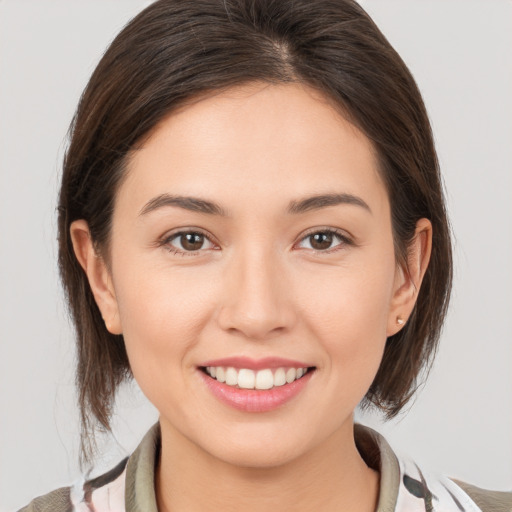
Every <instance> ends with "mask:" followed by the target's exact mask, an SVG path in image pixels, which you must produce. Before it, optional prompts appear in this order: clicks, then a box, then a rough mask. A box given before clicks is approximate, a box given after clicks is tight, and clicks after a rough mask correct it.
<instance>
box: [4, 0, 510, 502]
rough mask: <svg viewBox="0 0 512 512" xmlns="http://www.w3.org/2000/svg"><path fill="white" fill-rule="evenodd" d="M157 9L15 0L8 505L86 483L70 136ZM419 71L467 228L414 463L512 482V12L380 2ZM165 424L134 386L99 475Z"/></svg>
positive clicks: (8, 101) (496, 4)
mask: <svg viewBox="0 0 512 512" xmlns="http://www.w3.org/2000/svg"><path fill="white" fill-rule="evenodd" d="M148 3H149V2H148V1H140V0H122V1H121V0H93V1H91V0H88V1H85V0H81V1H74V2H70V1H69V0H45V1H41V0H32V1H30V0H3V1H1V0H0V510H1V511H6V510H10V509H13V508H15V507H18V506H21V505H23V504H25V503H26V502H28V501H29V500H30V499H31V498H33V497H34V496H36V495H39V494H42V493H44V492H47V491H49V490H51V489H53V488H56V487H58V486H61V485H65V484H69V483H71V482H72V481H73V480H74V479H76V478H77V476H78V467H77V453H78V424H77V410H76V407H75V403H74V400H75V397H74V391H73V368H72V366H73V342H72V332H71V328H70V326H69V323H68V320H67V316H66V311H65V307H64V305H63V302H62V298H61V293H60V288H59V283H58V278H57V273H56V264H55V261H56V243H55V224H56V216H55V203H56V194H57V189H58V180H59V168H60V165H61V159H62V154H63V149H64V145H65V134H66V130H67V127H68V124H69V122H70V120H71V117H72V114H73V111H74V108H75V106H76V103H77V101H78V98H79V95H80V93H81V91H82V89H83V87H84V86H85V84H86V81H87V79H88V77H89V75H90V73H91V72H92V70H93V69H94V66H95V64H96V63H97V61H98V59H99V58H100V56H101V53H102V52H103V50H104V48H105V46H106V45H107V44H108V42H109V41H110V40H111V39H112V38H113V36H114V35H115V34H116V33H117V32H118V30H119V29H120V28H121V27H122V26H123V25H124V23H125V22H126V21H127V20H128V19H129V18H130V17H132V16H133V15H134V14H135V13H137V12H138V11H139V10H140V9H141V8H142V7H143V6H145V5H147V4H148ZM362 4H363V6H364V7H365V8H366V9H367V10H368V11H369V13H370V14H371V15H372V16H373V17H374V19H375V21H376V22H377V24H378V25H379V26H380V27H381V29H382V30H383V32H384V33H385V34H386V35H387V37H388V38H389V40H390V41H391V43H392V44H393V45H394V46H395V47H396V49H397V50H398V51H399V53H400V54H401V55H402V57H403V58H404V60H405V61H406V63H407V64H408V65H409V67H410V69H411V70H412V72H413V74H414V75H415V77H416V79H417V81H418V83H419V86H420V89H421V90H422V92H423V94H424V98H425V101H426V103H427V107H428V109H429V112H430V115H431V119H432V122H433V126H434V131H435V136H436V141H437V145H438V151H439V156H440V160H441V165H442V169H443V172H444V178H445V181H446V187H447V191H448V206H449V211H450V214H451V220H452V224H453V229H454V232H455V235H456V246H455V257H456V276H455V289H454V296H453V302H452V306H451V310H450V314H449V318H448V321H447V324H446V328H445V331H444V335H443V338H442V345H441V349H440V352H439V355H438V359H437V363H436V365H435V367H434V370H433V372H432V373H431V375H430V379H429V380H428V382H427V384H426V386H425V387H424V389H423V390H422V392H421V393H420V395H419V396H418V397H417V399H416V401H415V403H414V405H413V406H412V407H411V408H410V410H409V412H408V414H405V415H402V416H401V417H400V418H398V420H395V421H393V422H391V423H388V424H386V425H382V424H381V422H380V420H379V418H378V417H377V416H371V415H370V416H365V417H362V418H361V421H364V422H366V423H368V424H371V425H377V427H378V429H379V430H380V431H382V432H384V433H385V435H386V436H387V437H388V439H389V440H390V442H391V444H392V445H393V446H394V448H395V449H396V450H397V451H398V452H399V453H406V454H408V455H410V456H411V457H412V458H414V459H415V460H417V461H418V462H420V463H421V464H423V465H424V466H426V467H429V468H434V469H437V470H439V471H441V472H443V473H446V474H448V475H451V476H456V477H458V478H461V479H463V480H467V481H470V482H472V483H474V484H476V485H479V486H482V487H488V488H495V489H512V404H511V400H512V265H511V263H510V262H511V261H512V170H511V164H512V3H511V2H510V1H509V0H464V1H462V0H437V1H435V0H433V1H426V0H384V1H383V0H365V1H363V2H362ZM156 418H157V415H156V412H155V411H154V409H153V408H152V406H150V405H149V404H147V402H146V401H145V399H144V397H143V396H142V394H141V392H140V391H139V390H138V388H137V386H136V385H130V386H127V387H126V388H125V389H124V390H123V392H122V393H121V396H120V400H119V406H118V413H117V414H116V418H115V422H114V424H115V432H116V439H115V440H112V439H110V440H109V439H105V444H104V447H105V448H104V455H103V457H102V459H101V460H100V461H99V467H100V468H101V467H105V468H106V467H108V466H109V465H111V464H113V463H114V462H116V461H117V460H118V459H119V458H120V457H121V456H123V455H124V454H125V453H129V451H130V450H132V449H133V448H134V446H136V444H137V442H138V440H139V439H140V437H141V436H142V434H143V432H144V431H145V430H146V429H147V428H148V426H149V425H151V424H152V423H153V422H154V421H155V420H156Z"/></svg>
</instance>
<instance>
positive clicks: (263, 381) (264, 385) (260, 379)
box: [255, 370, 274, 389]
mask: <svg viewBox="0 0 512 512" xmlns="http://www.w3.org/2000/svg"><path fill="white" fill-rule="evenodd" d="M255 387H256V389H270V388H273V387H274V376H273V375H272V370H260V371H259V372H258V373H257V374H256V386H255Z"/></svg>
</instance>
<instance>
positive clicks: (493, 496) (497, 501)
mask: <svg viewBox="0 0 512 512" xmlns="http://www.w3.org/2000/svg"><path fill="white" fill-rule="evenodd" d="M453 482H454V483H455V484H456V485H458V486H459V487H460V488H461V489H462V490H463V491H464V492H465V493H466V494H467V495H468V496H469V497H470V498H471V499H472V500H473V501H474V502H475V503H476V504H477V505H478V507H480V509H481V510H482V511H483V512H512V491H511V492H503V491H490V490H487V489H481V488H480V487H476V486H474V485H471V484H467V483H465V482H461V481H459V480H453Z"/></svg>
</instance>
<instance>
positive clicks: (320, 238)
mask: <svg viewBox="0 0 512 512" xmlns="http://www.w3.org/2000/svg"><path fill="white" fill-rule="evenodd" d="M311 238H312V243H311V246H312V247H313V248H314V249H328V248H329V247H330V246H331V244H332V235H331V234H330V233H315V234H314V235H313V236H312V237H311Z"/></svg>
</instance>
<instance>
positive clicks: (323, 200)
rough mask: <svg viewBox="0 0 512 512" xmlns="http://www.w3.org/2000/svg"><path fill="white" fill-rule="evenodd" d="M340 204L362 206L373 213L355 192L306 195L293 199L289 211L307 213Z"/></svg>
mask: <svg viewBox="0 0 512 512" xmlns="http://www.w3.org/2000/svg"><path fill="white" fill-rule="evenodd" d="M339 204H349V205H353V206H360V207H361V208H364V209H365V210H367V211H368V212H369V213H372V210H371V209H370V207H369V206H368V204H367V203H366V202H365V201H363V200H362V199H361V198H360V197H357V196H354V195H353V194H319V195H316V196H311V197H306V198H305V199H301V200H300V201H291V202H290V204H289V206H288V213H293V214H297V213H305V212H309V211H311V210H318V209H320V208H327V207H328V206H336V205H339Z"/></svg>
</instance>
